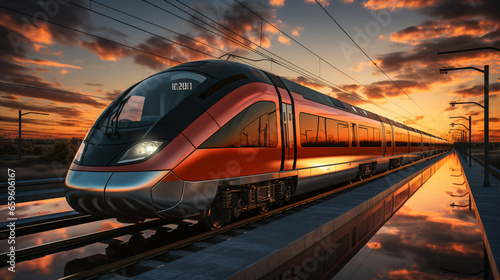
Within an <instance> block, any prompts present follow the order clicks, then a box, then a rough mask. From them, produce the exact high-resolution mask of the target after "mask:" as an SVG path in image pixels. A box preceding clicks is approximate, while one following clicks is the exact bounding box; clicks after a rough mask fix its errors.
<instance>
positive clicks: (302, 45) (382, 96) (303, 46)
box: [164, 0, 416, 119]
mask: <svg viewBox="0 0 500 280" xmlns="http://www.w3.org/2000/svg"><path fill="white" fill-rule="evenodd" d="M164 1H166V0H164ZM177 1H179V0H177ZM235 2H237V3H238V4H239V5H241V6H242V7H244V8H245V9H247V10H248V11H250V12H251V13H253V14H254V15H256V16H257V17H259V18H261V19H262V20H264V21H265V22H266V23H267V24H269V25H270V26H272V27H273V28H275V29H276V30H278V31H279V32H280V33H281V34H283V35H284V36H286V37H287V38H289V39H290V40H292V41H294V42H295V43H297V44H298V45H299V46H301V47H302V48H304V49H305V50H307V51H309V52H310V53H311V54H313V55H314V56H316V57H317V58H318V59H319V60H320V61H323V62H324V63H326V64H327V65H329V66H330V67H332V68H334V69H335V70H337V71H338V72H340V73H341V74H343V75H344V76H346V77H348V78H349V79H351V80H353V81H354V82H355V83H357V84H359V85H360V86H362V87H364V88H366V89H367V90H369V91H370V92H372V93H374V94H376V95H378V96H380V97H381V98H383V99H385V100H386V101H388V102H390V103H392V104H393V105H395V106H396V107H398V108H400V109H401V110H403V111H405V112H406V113H408V114H410V115H412V116H414V117H415V118H416V116H415V115H414V114H413V113H411V112H410V111H408V110H406V109H405V108H403V107H401V106H399V105H398V104H396V103H395V102H393V101H392V100H390V99H388V98H386V97H385V96H384V95H383V94H380V93H378V92H376V91H374V90H373V89H371V88H369V87H367V86H366V85H364V84H362V83H361V82H359V81H358V80H356V79H355V78H353V77H351V76H350V75H348V74H347V73H345V72H343V71H342V70H340V69H339V68H338V67H336V66H335V65H333V64H331V63H330V62H328V61H327V60H325V59H324V58H322V57H321V56H320V55H318V54H317V53H315V52H314V51H312V50H311V49H309V48H308V47H306V46H305V45H304V44H302V43H301V42H299V41H298V40H297V39H295V38H294V37H292V36H290V35H288V34H287V33H286V32H284V31H283V30H281V29H280V28H279V27H277V26H276V25H274V24H273V23H271V22H270V21H268V20H267V19H265V18H264V17H263V16H261V15H260V14H258V13H257V12H255V11H253V10H252V9H250V8H249V7H248V6H246V5H245V4H243V3H241V2H240V1H239V0H235ZM370 103H372V102H370ZM372 104H374V103H372ZM386 110H387V109H386ZM408 119H409V118H408Z"/></svg>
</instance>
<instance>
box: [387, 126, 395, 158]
mask: <svg viewBox="0 0 500 280" xmlns="http://www.w3.org/2000/svg"><path fill="white" fill-rule="evenodd" d="M392 138H393V137H392V129H391V128H390V127H389V128H387V129H386V130H385V147H386V148H385V156H386V157H388V156H392V154H393V151H394V147H393V146H394V145H393V143H394V142H393V141H392Z"/></svg>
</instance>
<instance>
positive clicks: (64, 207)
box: [0, 197, 73, 222]
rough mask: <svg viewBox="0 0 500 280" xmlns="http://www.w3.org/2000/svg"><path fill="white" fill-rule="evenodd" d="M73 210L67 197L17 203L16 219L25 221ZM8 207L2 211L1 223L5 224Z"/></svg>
mask: <svg viewBox="0 0 500 280" xmlns="http://www.w3.org/2000/svg"><path fill="white" fill-rule="evenodd" d="M71 210H73V209H72V208H71V207H70V206H69V205H68V203H67V202H66V198H65V197H58V198H52V199H45V200H37V201H30V202H21V203H16V218H17V219H24V218H31V217H36V216H42V215H48V214H54V213H61V212H66V211H71ZM8 211H9V209H8V208H7V207H2V208H1V209H0V217H2V218H0V219H1V220H0V222H5V221H6V219H7V217H9V215H7V212H8Z"/></svg>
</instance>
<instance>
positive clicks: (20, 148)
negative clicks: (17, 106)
mask: <svg viewBox="0 0 500 280" xmlns="http://www.w3.org/2000/svg"><path fill="white" fill-rule="evenodd" d="M28 114H36V115H46V116H48V115H49V114H47V113H38V112H26V113H24V114H22V113H21V110H19V139H18V141H17V142H18V144H19V159H21V152H22V147H21V117H22V116H24V115H28Z"/></svg>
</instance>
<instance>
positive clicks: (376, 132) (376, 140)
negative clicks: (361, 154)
mask: <svg viewBox="0 0 500 280" xmlns="http://www.w3.org/2000/svg"><path fill="white" fill-rule="evenodd" d="M380 134H381V132H380V129H378V128H374V129H373V146H374V147H382V137H381V135H380Z"/></svg>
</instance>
